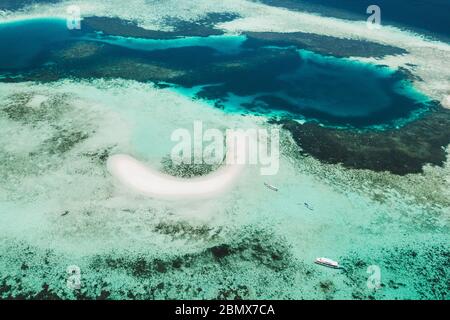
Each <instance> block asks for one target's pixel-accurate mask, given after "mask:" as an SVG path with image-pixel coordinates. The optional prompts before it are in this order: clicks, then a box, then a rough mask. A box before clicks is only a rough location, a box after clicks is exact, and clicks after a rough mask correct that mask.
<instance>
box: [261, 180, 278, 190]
mask: <svg viewBox="0 0 450 320" xmlns="http://www.w3.org/2000/svg"><path fill="white" fill-rule="evenodd" d="M264 185H265V186H266V187H267V188H269V189H270V190H273V191H278V188H277V187H275V186H273V185H271V184H268V183H266V182H264Z"/></svg>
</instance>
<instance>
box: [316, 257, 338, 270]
mask: <svg viewBox="0 0 450 320" xmlns="http://www.w3.org/2000/svg"><path fill="white" fill-rule="evenodd" d="M315 263H317V264H320V265H322V266H325V267H330V268H334V269H339V268H340V267H339V263H338V262H336V261H333V260H331V259H328V258H317V259H316V261H315Z"/></svg>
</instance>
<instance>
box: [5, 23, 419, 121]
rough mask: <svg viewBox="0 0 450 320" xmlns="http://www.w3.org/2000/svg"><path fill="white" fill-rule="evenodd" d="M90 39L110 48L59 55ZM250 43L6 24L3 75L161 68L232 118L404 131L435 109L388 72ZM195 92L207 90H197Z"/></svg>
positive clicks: (86, 74)
mask: <svg viewBox="0 0 450 320" xmlns="http://www.w3.org/2000/svg"><path fill="white" fill-rule="evenodd" d="M80 40H83V43H86V41H87V42H88V43H94V44H102V45H103V46H106V48H105V47H102V49H101V50H99V52H97V53H95V54H94V55H92V56H91V57H88V58H83V59H77V58H76V57H75V58H71V60H70V61H65V59H62V58H61V55H59V56H58V55H57V54H56V55H55V53H58V52H59V51H62V52H64V50H66V49H67V48H70V47H71V45H72V44H74V43H75V42H77V43H79V42H80ZM245 41H246V37H244V36H213V37H206V38H199V37H189V38H180V39H175V40H154V39H135V38H133V39H132V38H123V37H106V36H103V35H101V34H86V33H83V32H82V31H69V30H68V29H67V28H66V25H65V21H62V20H51V19H39V20H28V21H22V22H14V23H8V24H2V25H0V44H1V46H0V48H1V50H0V74H1V75H2V77H3V78H4V77H5V75H8V74H9V75H12V76H13V77H17V76H23V75H24V74H32V75H33V77H35V78H31V79H35V80H42V74H45V72H46V70H47V68H50V66H51V68H53V69H52V70H56V72H54V71H52V72H53V73H52V76H53V77H54V76H55V74H56V76H57V77H59V78H64V77H80V78H91V77H110V74H109V73H108V68H110V67H113V65H114V68H113V69H114V70H115V72H116V73H115V74H114V75H115V76H116V77H117V76H120V77H125V78H127V79H137V80H139V81H145V80H148V81H154V82H163V81H161V78H160V74H158V72H156V73H155V74H145V72H144V74H141V73H142V71H141V69H142V68H141V67H142V66H143V65H145V64H149V65H157V66H162V67H164V68H167V69H170V70H178V71H183V75H182V76H179V77H175V78H172V79H171V80H170V81H167V82H169V83H170V85H173V86H174V87H175V88H177V89H181V90H180V91H181V92H185V93H186V94H187V95H190V96H195V97H197V98H199V97H200V98H204V99H209V100H213V101H216V102H218V103H217V104H218V105H220V107H222V108H224V111H229V112H240V113H256V114H263V115H267V116H270V117H272V116H287V117H291V118H295V119H302V120H303V119H305V120H315V121H320V122H322V123H323V124H327V125H333V126H352V127H367V126H383V125H398V124H399V123H403V122H405V121H407V120H411V119H414V117H415V116H417V114H420V112H418V111H421V110H426V109H427V99H426V97H424V96H422V95H420V93H418V92H417V91H415V90H414V88H412V87H411V85H410V84H409V82H407V81H406V79H405V76H403V75H402V74H400V73H398V72H394V71H393V70H390V69H388V68H386V67H380V66H374V65H371V64H364V63H358V62H353V61H350V60H347V59H342V58H336V57H329V56H322V55H319V54H315V53H313V52H310V51H306V50H295V49H293V48H289V47H288V48H283V47H277V48H272V47H270V48H267V47H264V46H263V45H261V46H260V45H256V44H255V45H249V44H248V43H247V44H246V45H244V44H245ZM55 57H57V58H55ZM123 61H126V63H127V65H126V66H127V67H126V70H125V71H123V72H121V70H117V63H118V62H123ZM129 61H137V62H138V63H139V64H138V67H135V68H134V69H133V64H132V63H131V64H130V62H129ZM121 65H123V64H121ZM130 66H131V67H130ZM130 68H131V71H130ZM36 70H38V72H36ZM33 72H34V73H33ZM143 79H144V80H143ZM193 87H198V90H193V89H189V88H193ZM183 88H185V89H188V90H184V91H183Z"/></svg>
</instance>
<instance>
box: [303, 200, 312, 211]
mask: <svg viewBox="0 0 450 320" xmlns="http://www.w3.org/2000/svg"><path fill="white" fill-rule="evenodd" d="M304 205H305V207H306V209H308V210H311V211H314V208H313V207H311V206H310V205H309V203H307V202H305V203H304Z"/></svg>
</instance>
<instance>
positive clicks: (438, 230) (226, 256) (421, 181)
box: [0, 48, 449, 299]
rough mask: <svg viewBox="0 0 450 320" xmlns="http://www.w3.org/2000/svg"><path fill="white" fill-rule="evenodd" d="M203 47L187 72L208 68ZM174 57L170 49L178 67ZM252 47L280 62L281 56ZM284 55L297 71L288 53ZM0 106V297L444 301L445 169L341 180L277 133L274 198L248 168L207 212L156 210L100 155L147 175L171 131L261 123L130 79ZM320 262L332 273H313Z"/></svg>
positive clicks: (31, 88)
mask: <svg viewBox="0 0 450 320" xmlns="http://www.w3.org/2000/svg"><path fill="white" fill-rule="evenodd" d="M211 49H213V50H212V51H209V52H208V53H207V54H204V55H201V56H200V57H201V58H199V60H200V62H201V61H202V59H203V58H204V57H209V58H210V59H212V61H215V60H214V58H215V57H214V54H216V52H215V50H214V48H211ZM177 50H179V48H177V49H175V50H174V51H170V52H171V53H173V54H174V57H175V56H177V57H180V56H183V51H177ZM191 50H192V49H191ZM262 50H263V51H261V52H262V53H264V54H266V56H265V57H266V58H267V59H268V58H269V57H271V58H273V59H274V60H273V61H277V59H279V56H278V54H280V49H278V48H277V49H274V50H273V51H264V50H266V49H262ZM205 51H206V50H205V49H204V48H201V50H199V51H194V52H205ZM120 52H121V53H123V52H122V51H120ZM127 52H128V51H127ZM190 52H192V51H190ZM165 53H167V51H166V52H165ZM303 53H304V52H303ZM145 54H148V52H147V53H145ZM284 54H285V56H283V58H285V57H286V55H287V56H288V57H292V58H291V59H292V62H290V63H292V65H295V66H300V65H301V62H302V60H301V56H300V55H299V54H298V52H297V50H290V51H285V52H284ZM307 54H309V53H307ZM310 55H311V54H310ZM161 56H163V55H161V52H159V53H158V52H155V53H154V56H152V59H156V57H161ZM231 56H232V55H231ZM249 57H251V55H249ZM188 58H189V57H188ZM319 58H320V59H323V58H322V57H315V56H314V55H311V59H312V61H310V63H312V64H313V67H314V68H318V69H319V70H320V67H321V66H323V63H324V62H323V61H320V60H319V61H317V60H318V59H319ZM45 59H46V57H45V55H44V58H43V60H41V61H39V60H35V62H37V61H39V63H47V62H49V61H45ZM330 59H331V64H332V65H333V66H334V65H335V61H334V60H333V58H330ZM28 61H31V60H28ZM203 61H208V60H203ZM266 61H267V60H265V61H263V62H262V64H264V62H266ZM290 61H291V60H290ZM184 62H186V63H189V62H190V63H192V64H191V65H190V66H191V67H192V66H195V65H196V63H194V62H197V63H199V62H198V61H192V60H190V59H186V60H184V61H183V63H182V64H181V65H184ZM227 62H228V63H229V61H227ZM39 63H36V65H39ZM95 63H98V60H96V59H94V61H93V64H95ZM343 63H344V64H345V61H344V62H343ZM241 64H242V62H241ZM241 64H238V66H237V67H238V68H242V66H241ZM23 65H25V64H23ZM23 65H22V66H21V67H22V68H23ZM36 65H34V66H36ZM85 66H89V61H87V62H86V64H85ZM254 66H255V67H256V68H258V67H260V66H261V63H259V62H258V61H256V62H255V64H254ZM290 66H291V65H289V64H288V67H290ZM228 67H229V65H228ZM278 67H280V65H277V68H278ZM344 67H346V66H344ZM360 67H361V65H360V64H358V65H355V68H356V69H357V70H355V71H354V72H355V73H356V74H358V75H360V72H362V71H363V73H362V74H364V72H366V73H367V76H370V77H373V82H374V84H373V85H374V87H373V88H377V90H375V92H378V93H380V94H381V95H382V96H383V95H387V96H389V95H388V94H387V93H389V94H393V92H396V93H397V94H398V91H396V90H394V89H393V87H390V86H389V85H390V84H391V83H390V82H389V81H387V88H386V87H384V86H383V85H380V84H379V83H380V82H381V83H383V79H384V80H385V79H391V78H390V77H391V76H392V75H391V72H388V70H387V69H384V68H382V69H377V68H375V70H372V68H373V67H370V68H369V67H367V68H368V70H366V68H365V67H362V70H360V69H359V68H360ZM314 68H312V67H311V69H310V70H316V69H314ZM86 70H88V71H89V70H92V69H89V68H86ZM250 70H252V69H251V68H250ZM289 70H290V68H287V71H289ZM307 70H308V69H307ZM24 71H25V70H23V69H22V70H21V71H20V72H24ZM64 71H65V70H62V71H61V75H62V76H66V75H67V74H68V73H66V72H64ZM275 71H276V70H275ZM278 71H279V69H278ZM278 71H277V72H278ZM270 72H272V71H270ZM285 73H286V72H285ZM269 74H270V73H269ZM288 74H289V72H288ZM327 75H328V76H329V77H333V74H328V73H327ZM262 78H263V77H262ZM189 79H191V78H189ZM263 79H264V78H263ZM295 79H297V78H295ZM187 82H188V81H187V79H186V78H185V79H184V82H183V83H184V84H185V85H186V83H187ZM293 82H294V83H295V81H293ZM174 83H175V82H174ZM180 83H181V80H180ZM207 83H210V82H209V81H208V82H207ZM261 83H265V84H267V82H266V81H261ZM261 83H259V84H258V86H256V88H257V89H258V90H259V88H260V85H261ZM315 83H317V81H316V82H315ZM344 83H346V82H345V81H344ZM180 85H181V84H179V85H178V86H180ZM186 87H189V86H187V85H186ZM267 88H268V90H269V89H273V84H272V83H270V85H269V86H268V87H267ZM296 88H297V87H296ZM311 88H312V87H311ZM395 88H396V89H398V88H397V87H395ZM226 89H227V90H225V92H227V93H228V92H229V91H228V87H227V88H226ZM239 89H241V88H240V87H238V88H235V90H239ZM243 90H244V91H245V93H248V92H250V91H251V90H255V87H253V86H250V87H245V86H244V88H243ZM297 90H300V89H298V88H297ZM194 91H195V90H194ZM269 91H270V90H269ZM362 92H363V93H364V91H362ZM218 94H219V97H220V95H221V94H223V91H220V90H219V92H218ZM293 94H294V95H295V94H296V93H295V92H294V93H293ZM339 94H340V92H336V93H335V95H334V96H337V97H339ZM194 95H195V94H194ZM245 96H246V95H243V97H245ZM312 96H313V97H314V92H313V95H312ZM401 96H402V97H403V99H407V100H410V99H411V97H409V96H408V95H404V94H403V93H402V95H401ZM0 97H1V101H2V105H1V112H0V120H1V128H2V135H1V136H0V139H1V146H2V148H1V149H0V157H1V161H0V175H1V176H2V178H3V179H2V185H1V186H0V199H1V201H0V212H1V217H0V219H1V223H0V234H1V235H2V236H1V237H2V241H1V242H0V243H1V247H0V250H1V257H0V268H1V270H2V273H1V279H0V280H1V281H0V294H1V296H2V297H27V298H29V297H34V298H142V299H145V298H208V299H212V298H226V299H234V298H315V299H338V298H345V299H352V298H353V299H367V298H376V299H380V298H393V299H395V298H403V299H404V298H421V299H430V298H438V299H446V298H448V287H447V286H448V279H449V274H448V268H446V266H447V265H448V263H449V261H448V257H449V255H448V241H449V236H448V235H449V233H448V208H449V200H448V199H449V197H448V181H446V180H445V178H443V177H447V176H448V175H449V167H448V164H446V165H444V166H443V167H442V168H440V167H429V168H426V170H425V173H424V174H418V175H409V176H406V177H399V176H395V175H390V174H389V173H374V172H372V171H369V170H345V169H343V168H342V167H340V166H338V165H324V164H322V163H320V162H318V161H316V160H314V159H312V158H310V157H302V156H300V155H299V153H298V152H297V151H298V150H297V146H296V145H295V144H294V143H293V142H292V140H291V139H290V137H289V136H285V137H284V139H283V150H282V151H283V157H282V163H281V168H282V169H281V171H280V174H279V175H277V176H276V177H274V178H273V179H271V181H270V182H271V183H273V184H274V185H277V186H278V187H279V188H280V192H279V193H273V192H272V191H271V190H268V189H267V188H265V187H264V185H263V182H264V179H263V178H262V177H261V176H259V175H258V174H256V170H257V168H249V169H248V171H247V172H246V173H245V176H244V177H243V178H242V179H241V181H240V182H239V184H238V186H237V187H236V190H234V191H233V192H232V193H230V194H227V195H223V196H222V197H219V198H218V199H214V201H210V202H202V203H187V204H186V203H166V202H161V201H157V200H153V199H146V198H142V197H139V196H136V195H133V194H130V193H129V192H127V191H126V190H122V189H121V188H120V186H117V185H115V184H114V181H112V179H111V177H110V176H109V175H108V173H107V172H106V170H105V162H104V159H105V157H107V156H108V155H109V154H112V153H120V152H126V153H131V154H133V155H135V156H139V157H140V158H141V159H143V160H147V161H148V163H150V164H153V165H157V164H158V160H160V159H161V158H162V157H163V156H164V155H165V154H166V153H167V152H168V151H169V149H170V145H169V144H168V138H169V134H170V132H171V131H172V130H173V129H175V128H178V127H189V126H191V125H192V122H193V121H194V120H197V119H203V120H204V121H205V122H206V123H207V124H208V125H210V126H213V127H220V128H223V127H227V126H231V127H234V126H236V127H249V126H261V127H264V126H267V125H268V124H267V123H266V117H264V116H263V117H259V116H255V114H258V113H260V112H254V113H253V112H249V113H248V116H247V117H242V116H241V115H240V112H242V111H243V110H244V109H243V108H236V105H234V107H235V108H236V110H233V111H238V110H240V112H229V113H228V112H223V111H222V110H221V109H218V108H214V107H213V105H214V103H216V102H217V97H215V99H213V103H208V101H206V100H205V101H203V102H202V101H193V100H192V99H190V94H187V92H184V93H183V94H178V93H177V90H172V89H171V88H166V89H160V88H158V87H154V86H153V85H152V84H143V83H139V82H136V81H133V80H95V79H93V80H81V81H80V80H72V81H68V80H57V79H56V80H53V81H52V82H50V83H48V82H43V83H41V84H36V83H25V84H24V83H11V84H5V83H2V84H0ZM208 97H213V96H211V95H208ZM281 97H284V96H283V95H281ZM414 101H419V100H414ZM325 102H326V101H325ZM225 104H226V101H225ZM24 106H25V108H24ZM320 106H321V105H318V106H317V108H318V107H320ZM244 107H245V106H244ZM250 110H251V109H250ZM325 110H326V111H327V113H328V114H332V112H335V114H336V112H337V114H338V115H342V114H344V113H345V115H347V114H346V112H347V110H345V109H339V110H337V111H336V110H334V109H333V110H330V109H327V108H326V109H325ZM251 111H253V110H251ZM256 111H258V110H256ZM269 111H270V112H273V111H272V110H271V109H269ZM277 111H278V110H277ZM284 111H286V110H284ZM350 111H352V112H357V114H358V115H361V114H363V115H364V112H362V113H361V110H360V109H357V110H350ZM174 115H177V117H174ZM174 118H175V119H174ZM323 120H326V119H325V118H323ZM341 124H342V123H341ZM3 133H4V134H3ZM12 137H13V138H12ZM165 137H167V140H166V139H165ZM430 190H434V192H431V193H430ZM305 201H307V202H308V203H310V204H311V205H312V206H313V207H314V211H313V212H311V211H310V210H308V209H307V208H305V207H304V206H303V203H304V202H305ZM66 212H68V213H67V214H66ZM3 240H4V241H3ZM318 255H323V256H329V257H331V258H335V259H336V260H339V261H341V262H342V264H343V265H344V266H345V270H341V271H336V270H329V269H324V268H322V267H320V266H316V265H314V264H312V261H313V260H314V259H315V258H316V257H317V256H318ZM70 265H78V266H80V268H81V270H82V273H81V275H82V287H81V289H80V290H78V291H73V290H69V289H68V288H67V286H66V280H67V273H66V269H67V267H68V266H70ZM370 265H378V266H380V268H381V270H382V284H383V288H382V289H381V290H378V291H373V290H370V289H368V288H367V286H366V281H367V276H368V274H367V267H368V266H370Z"/></svg>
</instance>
